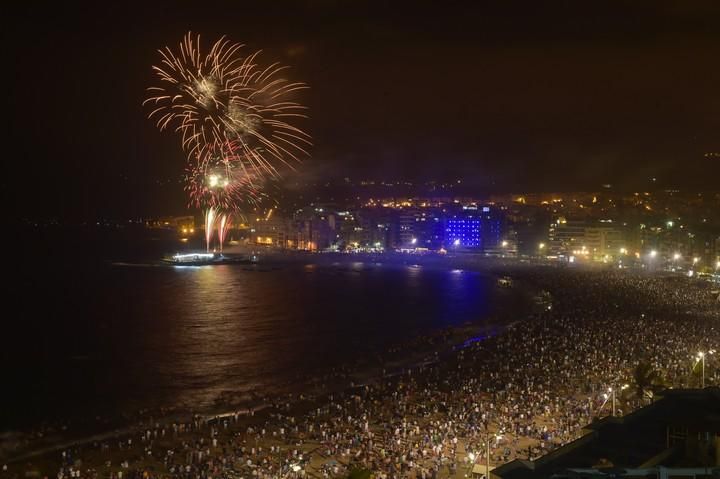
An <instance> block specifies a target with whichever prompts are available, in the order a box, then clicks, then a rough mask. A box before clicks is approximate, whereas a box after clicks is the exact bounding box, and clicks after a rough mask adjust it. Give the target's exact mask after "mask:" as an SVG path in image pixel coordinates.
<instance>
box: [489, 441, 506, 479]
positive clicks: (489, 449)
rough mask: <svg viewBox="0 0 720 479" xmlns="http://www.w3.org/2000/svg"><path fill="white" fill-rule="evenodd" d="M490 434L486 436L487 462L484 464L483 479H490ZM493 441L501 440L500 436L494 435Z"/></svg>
mask: <svg viewBox="0 0 720 479" xmlns="http://www.w3.org/2000/svg"><path fill="white" fill-rule="evenodd" d="M490 436H491V435H490V433H488V434H487V462H486V464H485V477H487V478H488V479H490ZM494 437H495V440H496V441H498V440H500V439H502V435H501V434H495V435H494Z"/></svg>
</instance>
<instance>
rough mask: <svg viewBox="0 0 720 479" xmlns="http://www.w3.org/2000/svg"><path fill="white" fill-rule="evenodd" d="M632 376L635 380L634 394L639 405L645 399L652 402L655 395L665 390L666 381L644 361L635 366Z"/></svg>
mask: <svg viewBox="0 0 720 479" xmlns="http://www.w3.org/2000/svg"><path fill="white" fill-rule="evenodd" d="M633 376H634V378H635V392H636V394H637V398H638V399H639V400H640V403H641V404H642V403H643V402H644V401H645V399H649V400H652V398H653V396H655V394H656V393H658V392H660V391H662V390H663V389H666V388H667V384H666V381H665V380H664V378H663V377H662V376H661V375H660V373H659V372H658V371H657V370H656V369H653V367H652V366H651V365H650V363H647V362H645V361H642V362H640V364H638V365H637V367H636V368H635V371H634V373H633Z"/></svg>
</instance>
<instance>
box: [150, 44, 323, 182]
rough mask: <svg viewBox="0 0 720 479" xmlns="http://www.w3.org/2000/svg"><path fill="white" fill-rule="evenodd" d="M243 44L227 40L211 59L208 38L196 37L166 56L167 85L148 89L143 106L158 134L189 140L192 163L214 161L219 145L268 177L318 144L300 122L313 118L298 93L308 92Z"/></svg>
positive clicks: (159, 70)
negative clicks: (245, 49) (172, 133)
mask: <svg viewBox="0 0 720 479" xmlns="http://www.w3.org/2000/svg"><path fill="white" fill-rule="evenodd" d="M242 47H243V46H242V45H240V44H237V43H232V42H230V41H229V40H227V39H225V38H224V37H223V38H221V39H220V40H218V41H217V42H215V43H214V44H213V45H212V47H211V48H210V50H209V51H208V52H207V53H203V52H202V47H201V43H200V36H199V35H193V34H192V33H188V34H187V35H185V37H184V38H183V41H182V42H181V43H180V45H179V46H178V48H177V50H175V51H173V50H172V49H171V48H169V47H165V48H164V49H162V50H159V53H160V56H161V62H160V64H159V65H156V66H154V67H153V70H154V71H155V73H156V75H157V77H158V79H159V86H153V87H151V88H149V89H148V91H149V97H148V98H147V99H146V100H145V102H143V103H144V104H148V105H151V106H152V108H153V109H152V111H151V112H150V114H149V117H150V118H153V119H155V120H156V122H157V126H158V128H160V129H161V130H164V129H166V128H173V129H175V130H176V131H177V132H179V133H180V134H181V136H182V145H183V148H184V149H185V151H186V152H187V155H188V159H191V160H192V161H195V162H197V163H198V165H202V164H203V163H205V162H207V161H209V160H210V159H211V158H212V157H213V156H214V155H215V153H216V151H215V150H217V148H218V145H221V146H220V148H222V149H223V150H225V153H226V154H228V155H230V156H235V155H239V156H242V158H243V159H244V162H243V164H242V166H243V167H244V168H246V169H251V170H254V171H255V173H257V174H259V175H263V176H277V175H278V174H279V168H280V167H281V166H283V165H290V166H292V165H291V163H293V162H297V161H300V159H301V157H302V156H305V155H307V154H308V153H307V149H306V148H307V147H309V146H310V145H311V143H310V137H309V136H308V135H307V134H306V133H305V132H304V131H302V130H301V129H300V128H298V127H296V126H294V125H292V124H291V122H292V121H294V120H296V119H298V118H303V117H305V114H304V111H305V107H304V106H302V105H300V104H299V103H296V102H294V101H292V94H293V92H295V91H297V90H301V89H304V88H307V87H306V85H305V84H303V83H293V82H290V81H288V80H286V79H284V78H282V77H281V76H280V74H281V72H282V71H283V70H285V68H286V67H282V66H280V65H279V64H277V63H273V64H271V65H269V66H267V67H263V66H261V65H260V64H259V63H258V62H257V60H258V56H259V52H256V53H253V54H251V55H247V56H243V55H242Z"/></svg>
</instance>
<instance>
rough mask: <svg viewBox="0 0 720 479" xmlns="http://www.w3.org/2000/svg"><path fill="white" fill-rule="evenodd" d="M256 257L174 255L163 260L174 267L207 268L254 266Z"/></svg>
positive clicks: (207, 254)
mask: <svg viewBox="0 0 720 479" xmlns="http://www.w3.org/2000/svg"><path fill="white" fill-rule="evenodd" d="M257 260H258V258H257V256H256V255H252V256H250V257H245V256H236V255H224V254H222V253H184V254H180V253H178V254H174V255H172V256H170V257H167V258H163V261H164V262H165V263H169V264H173V265H176V266H207V265H218V264H254V263H257Z"/></svg>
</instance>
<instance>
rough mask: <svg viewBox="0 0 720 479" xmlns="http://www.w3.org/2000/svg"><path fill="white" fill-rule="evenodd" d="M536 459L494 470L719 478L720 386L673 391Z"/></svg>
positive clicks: (512, 475)
mask: <svg viewBox="0 0 720 479" xmlns="http://www.w3.org/2000/svg"><path fill="white" fill-rule="evenodd" d="M584 432H585V435H584V436H582V437H581V438H579V439H577V440H575V441H573V442H571V443H569V444H566V445H565V446H563V447H561V448H559V449H557V450H555V451H553V452H551V453H549V454H547V455H545V456H543V457H541V458H539V459H537V460H535V461H524V460H519V459H518V460H515V461H512V462H509V463H507V464H504V465H502V466H499V467H497V468H496V469H494V470H492V471H491V476H492V477H493V478H498V479H521V478H522V479H541V478H542V479H545V478H548V479H550V478H554V479H563V478H568V479H570V478H603V477H638V478H640V477H642V478H647V477H652V478H656V477H657V478H663V479H665V478H675V477H678V478H679V477H683V478H701V477H702V478H711V477H712V478H717V477H720V388H717V387H715V388H706V389H702V390H701V389H690V390H672V389H671V390H668V391H666V392H665V393H663V395H662V397H661V398H660V399H659V400H656V401H655V402H654V403H653V404H651V405H649V406H645V407H643V408H641V409H638V410H637V411H635V412H633V413H631V414H628V415H627V416H624V417H607V418H605V419H602V420H600V421H597V422H595V423H593V424H590V425H589V426H587V428H586V429H585V430H584Z"/></svg>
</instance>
